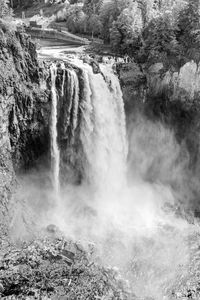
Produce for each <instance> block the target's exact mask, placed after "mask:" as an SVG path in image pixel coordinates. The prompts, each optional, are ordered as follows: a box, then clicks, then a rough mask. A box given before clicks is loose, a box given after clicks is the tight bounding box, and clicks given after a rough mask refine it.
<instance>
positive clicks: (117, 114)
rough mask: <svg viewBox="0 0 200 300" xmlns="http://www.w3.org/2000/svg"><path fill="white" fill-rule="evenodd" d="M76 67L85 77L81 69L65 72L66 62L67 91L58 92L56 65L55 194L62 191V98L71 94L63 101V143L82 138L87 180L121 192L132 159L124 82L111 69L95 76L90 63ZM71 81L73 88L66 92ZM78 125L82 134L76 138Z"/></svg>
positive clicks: (105, 68) (99, 188)
mask: <svg viewBox="0 0 200 300" xmlns="http://www.w3.org/2000/svg"><path fill="white" fill-rule="evenodd" d="M74 64H75V65H76V68H77V67H78V69H79V70H81V73H79V74H82V75H81V79H80V78H79V77H78V72H77V71H76V70H75V69H73V68H68V69H66V70H65V65H64V63H63V64H61V69H62V70H63V78H62V81H61V83H60V87H59V90H60V91H61V93H57V92H56V86H55V80H56V75H57V67H56V66H55V65H52V67H51V76H52V87H51V91H52V130H51V133H52V134H51V139H52V162H53V174H54V185H55V190H56V191H58V190H59V165H60V156H59V149H58V144H57V95H59V94H61V96H63V95H65V96H66V98H65V99H64V100H63V101H64V102H63V111H62V118H61V122H62V123H61V124H62V127H63V130H62V134H63V139H64V140H66V139H67V140H69V141H70V138H72V137H73V138H76V139H77V138H78V139H79V142H80V143H81V145H82V147H81V148H80V155H78V159H79V162H80V164H81V166H82V168H83V173H84V174H82V175H83V178H84V179H85V181H86V182H87V183H88V184H89V185H90V186H92V187H94V188H95V190H97V191H98V192H101V191H103V190H104V191H105V193H108V191H118V190H119V189H120V186H121V185H122V184H123V183H124V182H125V172H126V157H127V141H126V122H125V112H124V103H123V98H122V91H121V88H120V84H119V80H118V78H117V76H116V75H115V74H114V73H113V70H112V67H111V66H104V65H101V66H100V68H101V72H100V73H98V74H94V73H93V69H92V67H91V66H89V65H88V64H84V63H82V62H81V61H78V60H76V61H75V62H74ZM66 80H67V84H66V87H67V88H66V90H65V91H64V86H65V81H66ZM80 80H81V82H82V84H81V85H80ZM61 109H62V108H61ZM79 112H80V113H79ZM78 124H79V125H80V126H79V130H78V132H79V134H78V136H77V135H76V137H75V130H76V129H77V125H78ZM69 134H70V137H69ZM61 138H62V137H61ZM68 145H69V143H68ZM66 147H68V146H66ZM81 151H82V153H81ZM72 153H73V150H72Z"/></svg>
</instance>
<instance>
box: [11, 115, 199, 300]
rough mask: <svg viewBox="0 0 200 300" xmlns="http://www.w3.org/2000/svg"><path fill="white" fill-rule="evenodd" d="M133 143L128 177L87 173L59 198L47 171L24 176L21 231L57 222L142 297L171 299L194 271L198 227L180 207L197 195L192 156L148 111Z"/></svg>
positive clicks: (134, 129) (16, 226)
mask: <svg viewBox="0 0 200 300" xmlns="http://www.w3.org/2000/svg"><path fill="white" fill-rule="evenodd" d="M127 140H128V156H127V161H126V172H125V174H124V176H125V177H124V179H125V180H122V179H121V176H120V177H119V178H118V179H119V180H120V182H116V180H117V176H116V172H115V171H116V170H115V168H114V169H113V170H110V172H109V176H108V177H106V178H105V180H104V182H103V184H100V187H97V186H96V185H95V184H92V183H91V181H89V180H88V178H87V179H85V180H83V182H82V184H81V185H72V184H69V183H62V186H61V189H60V192H59V195H56V194H55V193H54V190H53V189H52V186H51V180H50V179H51V176H50V174H49V173H48V171H47V170H45V171H44V170H42V168H40V170H39V171H38V170H37V171H35V172H30V173H29V174H26V175H25V176H22V177H21V178H20V179H19V180H20V186H21V188H20V190H19V192H18V197H17V198H18V199H20V203H23V205H22V204H20V205H22V206H23V209H19V210H18V213H15V216H13V222H12V224H11V227H12V228H13V236H14V237H15V239H16V238H22V237H23V238H24V237H25V236H26V237H27V238H30V233H29V232H27V228H31V230H30V231H32V232H33V231H35V234H36V235H37V234H39V233H38V232H41V228H43V229H44V230H45V228H46V227H47V226H48V225H49V224H54V225H56V226H57V228H58V229H59V230H61V231H62V232H63V234H64V235H65V236H66V237H68V238H70V239H72V240H74V241H79V242H80V243H81V244H82V245H83V246H84V247H85V248H86V249H87V246H88V244H91V243H92V244H94V249H95V255H94V260H95V261H98V263H100V264H102V265H104V266H110V267H115V268H117V269H118V270H119V272H120V274H121V275H122V276H123V277H124V278H126V279H127V281H128V283H129V286H130V289H132V290H133V291H134V293H135V294H136V295H140V296H142V297H145V296H151V297H154V298H155V299H159V300H161V299H170V297H169V298H168V297H167V296H166V295H167V291H168V290H169V291H170V290H171V289H172V287H173V285H174V283H175V281H176V280H177V278H179V277H180V274H181V276H182V277H184V276H185V275H187V271H188V266H189V262H190V253H189V248H188V237H189V236H191V235H193V234H194V233H195V232H196V231H197V227H196V226H195V225H192V224H189V223H188V221H187V220H186V219H184V218H183V217H182V216H181V215H179V214H177V209H176V208H177V207H178V206H180V199H182V200H183V202H184V201H186V199H187V197H189V191H187V186H186V179H187V164H188V158H189V157H188V153H187V151H186V150H184V153H182V152H183V150H182V149H181V146H180V145H179V144H178V143H177V142H176V139H175V137H174V134H173V132H172V131H171V130H170V129H168V128H166V127H165V126H164V125H162V124H161V123H159V122H157V123H156V122H152V121H149V120H147V119H146V118H145V117H144V116H142V115H138V116H137V117H136V118H135V119H134V121H132V122H131V124H129V126H128V130H127ZM87 168H89V167H88V165H87ZM88 172H90V170H89V169H88ZM112 172H113V174H112ZM107 179H109V181H107ZM101 180H103V179H102V178H101ZM111 180H115V182H112V181H111ZM185 195H186V198H184V197H185ZM55 197H59V199H55ZM22 200H23V201H22Z"/></svg>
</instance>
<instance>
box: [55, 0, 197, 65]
mask: <svg viewBox="0 0 200 300" xmlns="http://www.w3.org/2000/svg"><path fill="white" fill-rule="evenodd" d="M59 19H60V20H61V21H63V20H66V26H67V27H68V29H69V30H70V31H72V32H74V33H84V34H88V35H91V36H92V37H93V36H96V37H100V38H102V39H103V40H104V43H109V44H110V45H111V47H112V49H113V50H114V51H115V52H118V53H119V54H128V55H129V56H131V57H134V58H135V59H136V60H139V61H144V60H145V61H146V60H147V61H148V60H151V61H152V60H154V61H160V60H162V61H171V60H176V62H178V64H182V63H183V62H185V61H187V60H188V59H194V60H195V61H199V58H200V55H199V51H198V49H199V46H200V44H199V43H200V14H199V0H71V1H69V2H68V7H67V9H65V10H64V11H63V14H62V17H61V15H60V16H59V17H58V21H59Z"/></svg>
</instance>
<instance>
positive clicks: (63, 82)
mask: <svg viewBox="0 0 200 300" xmlns="http://www.w3.org/2000/svg"><path fill="white" fill-rule="evenodd" d="M61 68H62V70H63V80H62V87H61V96H62V97H63V96H64V88H65V78H66V70H65V64H64V63H62V64H61Z"/></svg>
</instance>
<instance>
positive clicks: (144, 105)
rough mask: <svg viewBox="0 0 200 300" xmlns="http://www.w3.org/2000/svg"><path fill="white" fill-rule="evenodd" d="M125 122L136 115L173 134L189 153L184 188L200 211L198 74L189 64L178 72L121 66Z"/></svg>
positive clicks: (193, 65)
mask: <svg viewBox="0 0 200 300" xmlns="http://www.w3.org/2000/svg"><path fill="white" fill-rule="evenodd" d="M119 77H120V81H121V84H122V87H123V93H124V99H125V108H126V113H127V116H128V122H129V120H130V122H131V120H132V119H133V118H134V117H135V115H136V114H137V111H138V110H139V111H140V113H141V112H142V114H144V115H146V116H147V117H148V118H150V119H151V120H152V121H153V122H155V121H158V122H161V123H163V124H165V125H166V126H167V127H168V128H169V129H171V130H172V131H173V132H174V133H175V137H176V140H177V141H178V144H179V145H180V147H181V149H182V153H183V156H184V155H185V154H184V153H188V154H187V155H188V159H187V165H186V170H187V176H186V177H187V178H186V183H185V184H186V185H187V186H188V188H189V189H190V191H191V194H192V195H190V196H191V202H193V203H195V208H196V209H198V210H199V200H198V199H199V195H200V191H199V187H198V184H199V178H200V167H199V166H200V161H199V157H200V72H199V66H198V65H197V64H196V63H195V62H193V61H191V62H188V63H186V64H185V65H183V66H182V67H181V69H179V70H177V69H175V68H174V67H172V66H171V67H170V68H168V69H166V68H165V67H164V66H163V64H162V63H156V64H152V65H151V66H150V67H148V68H145V66H144V65H143V66H142V67H141V68H139V66H137V64H133V63H132V64H128V65H124V66H123V65H122V66H121V67H120V71H119Z"/></svg>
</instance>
